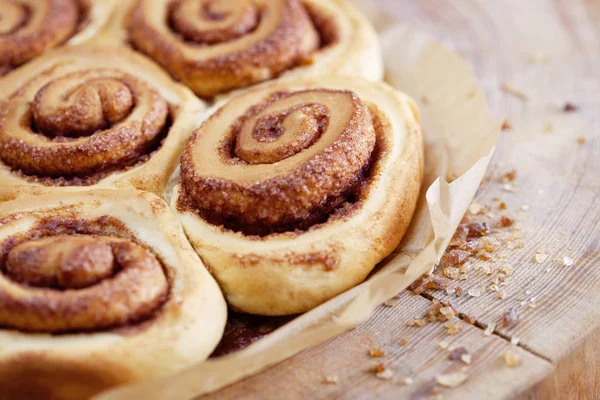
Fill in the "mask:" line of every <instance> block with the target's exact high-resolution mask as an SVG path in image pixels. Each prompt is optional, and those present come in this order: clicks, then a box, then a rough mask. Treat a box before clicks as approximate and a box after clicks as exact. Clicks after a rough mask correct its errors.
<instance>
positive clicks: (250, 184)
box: [181, 89, 376, 231]
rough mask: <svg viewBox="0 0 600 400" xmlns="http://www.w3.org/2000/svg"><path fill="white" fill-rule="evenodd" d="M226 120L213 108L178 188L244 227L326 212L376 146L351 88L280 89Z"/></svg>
mask: <svg viewBox="0 0 600 400" xmlns="http://www.w3.org/2000/svg"><path fill="white" fill-rule="evenodd" d="M225 107H227V106H225ZM223 118H224V117H222V115H221V113H220V112H216V113H215V114H214V115H213V116H212V117H211V118H210V119H208V120H207V121H206V122H205V123H204V125H203V126H202V127H201V128H200V129H199V130H198V131H197V132H196V133H195V135H194V136H193V137H192V139H191V140H190V141H189V142H188V144H187V147H186V149H185V150H184V153H183V155H182V159H181V179H182V187H183V189H184V190H185V193H186V194H187V195H189V196H190V197H191V198H192V199H193V203H194V205H195V206H196V207H197V208H198V209H199V210H200V212H201V213H204V214H205V215H211V216H215V215H218V216H220V217H221V218H222V220H224V221H233V222H234V223H235V224H237V225H239V226H240V227H241V230H244V229H245V228H246V229H250V230H253V229H254V227H257V226H262V227H267V228H269V229H271V230H273V231H281V230H286V229H289V228H294V227H297V226H299V225H298V224H306V223H307V222H309V223H310V222H311V221H315V218H317V219H318V218H322V217H323V216H326V215H327V213H329V212H331V211H332V210H333V209H334V208H335V207H336V206H338V205H340V204H341V203H343V202H344V201H345V199H346V198H347V196H348V194H349V193H351V192H352V191H354V190H355V189H356V187H357V185H358V184H359V183H360V181H361V179H362V177H363V176H364V172H365V170H366V169H367V168H368V166H369V162H370V159H371V155H372V154H373V150H374V148H375V142H376V134H375V130H374V127H373V119H372V117H371V114H370V112H369V109H368V108H367V106H366V105H365V104H364V103H363V102H362V101H361V100H360V98H359V97H358V96H357V95H356V94H354V93H353V92H351V91H345V90H329V89H312V90H303V91H296V92H278V93H275V94H274V95H271V96H270V97H269V98H267V99H265V100H264V101H263V103H261V104H257V105H254V106H252V107H251V108H249V109H248V110H247V111H246V113H245V114H244V115H242V116H241V117H239V118H238V120H237V121H233V123H232V121H225V120H222V119H223Z"/></svg>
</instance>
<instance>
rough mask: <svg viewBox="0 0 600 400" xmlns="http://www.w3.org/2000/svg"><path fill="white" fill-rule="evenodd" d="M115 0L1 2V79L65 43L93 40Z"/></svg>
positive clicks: (13, 0) (14, 0) (24, 0)
mask: <svg viewBox="0 0 600 400" xmlns="http://www.w3.org/2000/svg"><path fill="white" fill-rule="evenodd" d="M113 3H114V1H113V0H106V1H93V0H0V76H1V75H3V74H4V73H7V72H9V71H11V70H12V69H14V68H15V67H17V66H19V65H21V64H24V63H25V62H27V61H29V60H31V59H32V58H34V57H36V56H38V55H40V54H41V53H42V52H44V51H46V50H48V49H51V48H53V47H56V46H59V45H61V44H63V43H66V42H69V43H76V42H78V41H81V40H84V39H87V38H89V37H91V36H92V35H93V34H94V33H96V32H97V31H98V29H99V28H100V27H102V26H103V25H104V24H105V23H106V21H107V20H108V17H109V15H110V13H111V11H112V5H113Z"/></svg>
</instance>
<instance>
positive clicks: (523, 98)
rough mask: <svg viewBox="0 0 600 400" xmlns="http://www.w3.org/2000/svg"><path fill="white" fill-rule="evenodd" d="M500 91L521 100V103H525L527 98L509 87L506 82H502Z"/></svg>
mask: <svg viewBox="0 0 600 400" xmlns="http://www.w3.org/2000/svg"><path fill="white" fill-rule="evenodd" d="M501 88H502V90H503V91H504V92H506V93H508V94H511V95H513V96H515V97H517V98H518V99H520V100H522V101H527V100H528V97H527V95H526V94H525V93H523V91H521V90H519V89H517V88H515V87H513V86H512V85H510V84H509V83H508V82H506V81H505V82H502V86H501Z"/></svg>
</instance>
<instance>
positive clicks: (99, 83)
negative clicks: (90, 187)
mask: <svg viewBox="0 0 600 400" xmlns="http://www.w3.org/2000/svg"><path fill="white" fill-rule="evenodd" d="M91 71H93V75H92V76H91V77H92V78H93V79H92V78H90V79H88V78H87V77H88V75H89V74H91V73H92V72H78V73H75V74H70V75H68V76H64V77H60V78H57V79H54V80H53V81H51V83H50V84H48V85H45V86H44V87H42V88H40V89H39V90H38V91H37V94H36V96H35V98H34V99H33V102H32V110H35V111H37V112H36V113H33V112H31V110H30V111H29V112H28V113H26V114H25V115H20V114H16V112H15V111H13V110H14V109H15V108H16V107H17V105H18V104H19V103H22V102H24V101H27V100H28V99H27V98H26V92H27V91H28V90H30V89H29V86H30V85H32V84H33V82H30V83H27V84H25V85H24V86H23V87H22V88H21V89H20V90H19V91H17V92H16V93H14V94H13V95H12V96H11V97H9V98H8V99H7V100H6V101H5V102H3V103H2V104H0V158H2V161H3V162H4V163H5V164H7V165H9V166H10V167H11V168H12V169H14V170H18V171H21V172H22V173H24V174H27V175H36V176H49V177H66V178H69V177H84V176H86V175H89V174H93V173H97V172H99V171H102V170H107V169H114V168H116V167H119V166H121V167H125V166H127V165H130V164H131V163H132V161H135V160H137V159H139V158H140V157H141V156H142V155H144V154H145V153H146V152H147V151H148V150H149V149H151V148H152V147H153V146H154V145H155V141H156V139H157V137H159V136H160V134H161V132H162V130H163V128H164V126H165V123H166V121H167V115H168V107H167V104H166V102H165V101H164V99H163V98H162V97H161V96H160V94H159V93H158V92H157V91H156V90H155V89H153V88H152V87H150V86H149V85H148V84H147V83H145V82H143V81H140V80H139V79H137V78H134V77H132V76H130V75H128V74H125V73H122V72H119V71H117V70H96V71H94V70H91ZM61 79H65V80H66V79H69V80H78V81H80V82H79V84H78V86H77V88H78V90H79V91H80V93H81V92H83V96H81V97H80V98H78V101H77V102H75V103H74V104H72V105H70V106H68V107H67V109H66V110H68V111H70V113H69V112H65V110H61V109H56V110H54V111H55V112H58V113H60V114H61V115H60V116H59V115H55V116H54V118H51V117H52V114H50V115H46V114H42V113H41V111H40V108H41V107H43V103H42V100H40V99H41V98H43V96H44V94H45V93H46V91H47V89H48V88H50V86H49V85H53V87H56V86H58V89H55V91H56V90H57V91H59V92H60V90H61V87H60V84H61ZM107 81H110V82H118V83H119V84H120V85H123V86H124V87H125V88H124V89H123V90H126V91H128V92H130V93H131V96H132V102H133V104H135V105H134V106H133V109H132V110H131V111H130V113H133V112H135V110H136V108H137V107H144V112H145V115H144V117H143V119H140V120H127V119H126V120H124V121H120V122H118V123H116V124H115V126H114V127H107V129H102V130H99V131H95V132H94V131H92V132H88V134H89V135H90V136H88V137H86V138H85V137H84V138H77V139H69V138H66V137H65V136H57V137H47V136H44V133H45V132H44V131H41V132H39V133H36V132H34V131H33V130H32V129H33V127H34V126H35V125H36V123H37V125H39V126H40V127H41V128H43V127H47V126H52V127H53V129H60V128H61V126H62V127H64V129H65V130H68V129H71V128H69V127H72V126H75V125H77V124H78V121H81V120H84V119H86V115H85V114H86V113H91V112H92V111H93V108H90V109H88V108H87V107H88V106H90V102H91V99H93V98H94V97H93V96H92V97H89V95H90V94H91V92H90V89H91V88H90V87H89V85H88V86H87V87H86V84H92V85H96V86H95V90H96V92H94V93H97V94H98V95H100V96H104V98H103V100H101V101H108V100H109V98H110V95H111V93H110V90H111V89H112V88H111V87H110V85H108V84H107V83H106V82H107ZM103 82H104V83H103ZM85 90H87V92H84V91H85ZM92 90H93V89H92ZM66 94H70V95H72V94H73V93H72V92H67V93H66ZM38 95H41V96H38ZM86 95H88V97H85V96H86ZM146 99H148V100H146ZM40 104H42V105H40ZM90 107H91V106H90ZM17 110H18V108H17ZM48 114H49V113H48ZM34 116H37V117H38V119H36V118H34ZM42 117H43V119H42ZM90 119H93V117H91V116H90V117H89V118H87V120H90ZM15 122H16V124H17V125H18V127H19V128H18V129H20V130H22V131H23V132H25V133H26V134H29V135H31V134H33V135H35V136H34V138H35V140H34V141H32V142H33V143H30V142H27V141H24V140H22V139H21V138H20V137H19V136H17V135H15V132H13V131H12V130H11V129H10V128H9V126H10V125H9V124H13V125H15ZM40 122H43V123H40ZM101 123H102V121H97V124H101ZM58 133H59V134H60V132H58ZM50 134H51V135H52V136H55V135H56V134H57V132H55V131H53V132H51V133H50ZM72 140H76V142H73V141H72Z"/></svg>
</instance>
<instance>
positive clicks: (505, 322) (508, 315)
mask: <svg viewBox="0 0 600 400" xmlns="http://www.w3.org/2000/svg"><path fill="white" fill-rule="evenodd" d="M518 321H519V312H518V310H517V309H516V308H515V307H511V308H509V309H508V311H506V312H505V313H504V317H502V326H504V327H505V328H508V327H511V326H513V325H515V324H516V323H517V322H518Z"/></svg>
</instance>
